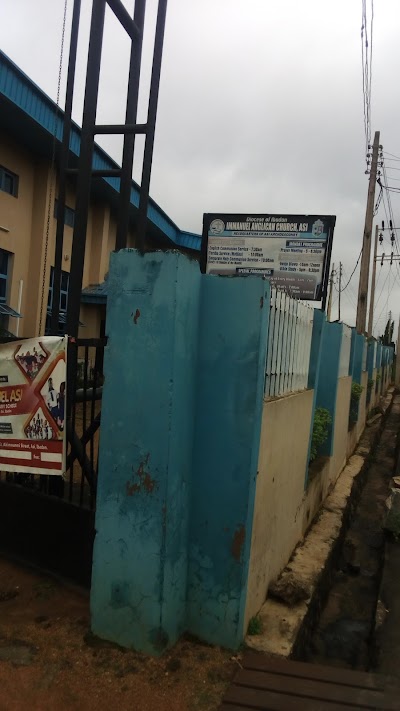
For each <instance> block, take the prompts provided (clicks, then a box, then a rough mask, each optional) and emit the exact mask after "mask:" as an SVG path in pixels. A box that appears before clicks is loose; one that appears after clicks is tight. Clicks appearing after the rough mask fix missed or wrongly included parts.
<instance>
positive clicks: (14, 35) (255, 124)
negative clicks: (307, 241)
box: [0, 0, 400, 335]
mask: <svg viewBox="0 0 400 711" xmlns="http://www.w3.org/2000/svg"><path fill="white" fill-rule="evenodd" d="M370 2H371V0H367V5H370ZM72 4H73V3H72V0H69V1H68V22H67V42H66V52H65V58H64V71H63V90H62V95H61V106H63V105H64V86H65V75H66V67H67V60H68V36H69V28H70V20H71V14H72ZM133 4H134V3H133V0H125V5H126V7H127V8H128V9H129V10H130V11H131V10H132V8H133ZM147 5H148V9H147V21H148V31H147V34H146V41H145V45H144V59H145V63H144V70H143V73H142V78H143V87H142V102H141V108H140V115H139V121H140V120H143V121H145V118H146V111H145V110H146V102H145V97H146V92H147V88H148V81H149V74H150V54H151V51H152V47H151V36H152V32H153V30H154V22H155V12H156V0H148V2H147ZM374 6H375V19H374V28H373V29H374V34H373V68H372V69H373V81H372V123H371V125H372V136H373V133H374V131H376V130H380V132H381V144H382V145H383V149H384V151H387V152H389V153H391V154H394V155H395V156H399V157H400V131H399V126H400V116H399V114H400V92H399V91H398V81H399V77H398V69H399V67H400V43H399V42H398V23H399V7H398V0H375V3H374ZM63 8H64V0H35V2H33V1H32V0H2V2H1V3H0V46H1V48H2V50H3V51H4V52H6V54H8V55H9V56H10V57H11V59H12V60H13V61H14V62H16V64H18V65H19V66H20V67H21V68H22V69H23V70H24V71H25V72H26V73H27V74H28V75H29V76H30V77H31V79H33V80H34V81H35V82H36V83H37V84H38V85H39V86H40V87H41V88H42V89H43V90H44V91H46V92H47V93H48V94H49V95H50V96H51V97H52V98H53V99H55V98H56V92H57V77H58V65H59V57H60V41H61V26H62V16H63ZM361 8H362V2H361V0H335V2H332V0H302V1H301V2H300V0H279V1H278V0H169V4H168V14H167V25H166V36H165V44H164V58H163V69H162V76H161V88H160V99H159V112H158V120H157V128H156V142H155V152H154V162H153V172H152V182H151V195H152V197H153V198H154V199H155V200H156V201H157V202H158V204H159V205H160V206H161V207H162V208H163V209H164V210H165V212H167V214H168V215H169V216H170V217H171V218H172V219H173V220H174V221H175V222H176V223H177V224H178V226H179V227H181V228H182V229H185V230H189V231H192V232H196V233H200V232H201V228H202V215H203V213H204V212H239V213H240V212H243V213H257V212H258V213H264V212H266V213H274V214H277V213H300V214H302V213H313V214H318V213H320V214H334V215H336V216H337V222H336V229H335V235H334V247H333V257H332V261H333V262H334V263H335V265H338V263H339V261H340V260H341V261H342V262H343V266H344V282H346V281H347V278H348V277H349V276H350V274H351V272H352V270H353V268H354V265H355V263H356V260H357V257H358V255H359V252H360V248H361V243H362V234H363V228H364V218H365V207H366V197H367V188H368V176H367V175H365V168H366V165H365V136H364V125H363V94H362V73H361V39H360V31H361ZM90 11H91V0H82V21H81V35H80V45H79V58H78V78H77V84H76V93H75V102H74V112H73V114H74V118H75V120H76V121H77V122H78V123H81V120H82V104H83V91H84V81H85V66H86V57H87V43H88V31H89V21H90ZM128 57H129V43H128V41H127V38H126V36H125V34H124V32H123V31H122V30H121V29H120V28H119V26H118V23H117V21H116V20H115V18H114V17H113V15H112V13H111V12H110V11H109V10H108V9H107V17H106V34H105V41H104V53H103V64H102V75H101V89H100V99H99V109H98V120H99V121H100V122H110V123H118V122H122V121H123V119H124V102H125V90H126V81H127V71H128ZM101 143H102V145H103V146H104V148H105V149H106V150H107V151H108V152H109V153H110V154H111V155H112V156H113V157H114V158H115V159H116V160H118V161H120V159H121V146H122V139H118V138H117V139H116V138H114V137H105V138H103V139H102V141H101ZM386 159H387V160H386V166H387V168H388V171H387V172H388V176H389V183H390V184H391V185H392V186H397V187H400V162H399V161H395V160H390V161H389V159H390V156H386ZM138 162H139V161H138ZM389 166H390V169H389ZM137 168H138V166H136V167H135V171H134V177H135V179H139V172H138V169H137ZM377 196H378V191H377V193H376V197H377ZM391 199H392V206H393V211H394V217H395V220H396V224H398V225H399V226H400V209H399V208H400V193H399V194H392V196H391ZM377 219H379V222H381V220H382V219H385V213H384V211H383V209H382V207H381V208H380V211H379V213H378V216H377ZM398 234H399V240H400V231H399V233H398ZM385 237H386V239H387V233H386V235H385ZM381 251H382V250H381ZM385 251H386V253H387V252H390V243H389V242H388V241H387V242H386V247H385ZM377 275H378V282H377V292H376V320H377V323H376V327H375V335H379V334H380V333H381V332H382V331H383V328H384V326H385V323H386V320H387V314H388V311H389V309H391V310H392V313H393V316H394V318H395V320H396V328H395V332H396V331H397V321H398V318H399V314H400V269H399V266H398V265H396V264H394V265H393V266H392V267H390V265H389V263H386V264H385V265H384V266H383V267H382V268H381V267H380V266H379V265H378V268H377ZM357 289H358V271H357V272H356V273H355V275H354V277H353V279H352V280H351V282H350V285H349V287H348V288H347V289H346V290H345V291H344V293H343V295H342V318H343V320H345V321H346V322H347V323H349V324H350V325H354V322H355V304H356V295H357ZM335 297H336V300H335V303H334V313H333V316H334V317H336V316H337V310H336V309H337V292H336V291H335Z"/></svg>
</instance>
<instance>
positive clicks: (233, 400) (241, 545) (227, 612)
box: [186, 276, 270, 648]
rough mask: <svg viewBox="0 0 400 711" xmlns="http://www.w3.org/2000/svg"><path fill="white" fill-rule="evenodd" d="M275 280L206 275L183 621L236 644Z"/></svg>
mask: <svg viewBox="0 0 400 711" xmlns="http://www.w3.org/2000/svg"><path fill="white" fill-rule="evenodd" d="M269 294H270V290H269V283H268V282H266V281H264V280H262V279H259V278H253V277H247V278H245V279H229V278H222V279H221V278H215V277H213V276H206V277H203V278H202V292H201V307H200V324H199V341H198V343H199V352H198V379H197V398H196V429H195V439H194V450H193V474H192V491H191V510H190V542H189V569H188V594H187V618H186V619H187V629H188V631H190V632H191V633H193V634H195V635H197V636H198V637H200V638H202V639H205V640H206V641H208V642H212V643H215V644H221V645H224V646H227V647H230V648H236V647H238V646H239V645H240V644H241V643H242V641H243V637H244V635H245V633H246V630H245V629H244V624H245V605H246V595H247V579H248V568H249V559H250V546H251V534H252V522H253V508H254V497H255V488H256V478H257V466H258V453H259V442H260V433H261V420H262V405H263V393H264V380H265V360H266V351H267V336H268V333H267V326H268V319H269Z"/></svg>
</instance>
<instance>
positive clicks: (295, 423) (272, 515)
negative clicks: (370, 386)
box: [246, 376, 352, 625]
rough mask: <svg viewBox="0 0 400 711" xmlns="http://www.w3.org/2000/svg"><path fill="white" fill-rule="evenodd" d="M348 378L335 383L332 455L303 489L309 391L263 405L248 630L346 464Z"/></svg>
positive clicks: (348, 403)
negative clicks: (336, 384)
mask: <svg viewBox="0 0 400 711" xmlns="http://www.w3.org/2000/svg"><path fill="white" fill-rule="evenodd" d="M351 383H352V379H351V377H349V376H346V377H342V378H339V381H338V390H337V396H336V413H335V423H334V424H335V430H334V452H333V456H332V457H326V458H325V459H324V460H322V461H321V467H320V468H319V470H318V472H317V473H315V474H314V476H313V478H312V479H310V480H309V482H308V485H307V488H306V489H304V486H305V476H306V471H307V455H308V443H309V436H310V432H311V416H312V405H313V397H314V391H313V390H306V391H303V392H300V393H296V394H294V395H288V396H287V397H283V398H277V399H276V400H269V401H266V402H264V408H263V418H262V426H261V440H260V453H259V462H258V477H257V485H256V498H255V505H254V519H253V530H252V541H251V552H250V564H249V576H248V592H247V601H246V625H247V622H248V620H249V619H250V617H252V616H253V615H255V614H257V612H258V611H259V609H260V607H261V605H262V604H263V603H264V601H265V598H266V596H267V592H268V587H269V585H270V583H271V582H272V581H273V580H274V579H275V578H277V576H278V575H279V573H280V572H281V570H282V569H283V568H284V567H285V565H286V564H287V562H288V560H289V558H290V556H291V554H292V552H293V550H294V548H295V547H296V545H297V544H298V543H299V542H300V541H301V539H302V537H303V535H304V533H305V532H306V531H307V528H308V527H309V526H310V524H311V523H312V521H313V519H314V517H315V515H316V513H317V512H318V510H319V508H320V506H321V503H322V502H323V501H324V499H325V497H326V496H327V494H328V492H329V490H330V488H331V487H332V485H333V483H334V482H335V481H336V479H337V477H338V476H339V474H340V472H341V471H342V469H343V467H344V466H345V464H346V459H347V455H348V450H347V447H348V421H349V407H350V395H351Z"/></svg>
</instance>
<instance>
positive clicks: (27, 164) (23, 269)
mask: <svg viewBox="0 0 400 711" xmlns="http://www.w3.org/2000/svg"><path fill="white" fill-rule="evenodd" d="M0 164H1V165H2V166H4V167H5V168H7V169H8V170H10V171H12V172H13V173H15V174H16V175H17V176H18V178H19V180H18V196H17V197H14V196H13V195H9V194H8V193H6V192H3V191H0V225H1V226H2V227H4V228H6V229H7V230H9V231H8V232H5V231H3V230H0V249H5V250H6V251H7V252H11V253H12V254H13V255H14V256H13V257H12V258H11V261H10V264H9V270H10V271H9V279H8V294H7V303H8V304H9V306H11V307H12V308H13V309H16V310H18V295H19V288H20V281H21V280H22V281H23V285H22V302H21V313H22V315H23V316H24V318H22V319H18V321H19V334H20V335H26V329H25V328H24V326H25V324H26V311H27V305H28V304H29V298H28V294H27V286H28V284H27V282H28V276H29V273H30V269H29V243H30V239H31V227H32V209H33V204H34V175H35V166H34V164H33V162H32V160H31V157H30V156H29V155H28V154H27V153H26V151H24V150H23V149H22V148H20V147H19V146H18V145H17V144H16V143H15V142H14V141H13V140H12V139H11V137H10V136H7V135H5V134H4V133H1V136H0ZM16 322H17V319H10V323H9V328H10V330H11V331H13V332H15V330H16V325H17V323H16Z"/></svg>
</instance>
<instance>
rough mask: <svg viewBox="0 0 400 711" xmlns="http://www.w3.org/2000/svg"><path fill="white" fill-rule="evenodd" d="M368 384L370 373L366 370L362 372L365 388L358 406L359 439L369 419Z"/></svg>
mask: <svg viewBox="0 0 400 711" xmlns="http://www.w3.org/2000/svg"><path fill="white" fill-rule="evenodd" d="M367 386H368V373H367V371H366V370H365V371H364V372H363V373H361V387H362V389H363V391H362V393H361V397H360V405H359V408H358V422H357V441H358V440H359V439H360V437H361V435H362V433H363V431H364V427H365V422H366V419H367Z"/></svg>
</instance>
